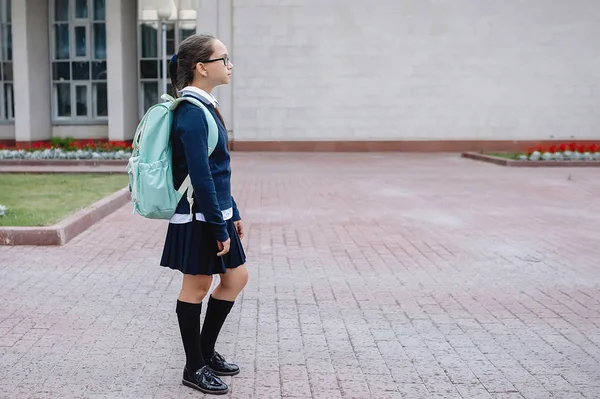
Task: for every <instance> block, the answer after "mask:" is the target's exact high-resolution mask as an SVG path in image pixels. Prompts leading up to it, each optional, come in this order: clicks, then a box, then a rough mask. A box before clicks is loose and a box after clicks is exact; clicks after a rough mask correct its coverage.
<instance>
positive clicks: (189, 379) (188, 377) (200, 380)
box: [181, 366, 229, 395]
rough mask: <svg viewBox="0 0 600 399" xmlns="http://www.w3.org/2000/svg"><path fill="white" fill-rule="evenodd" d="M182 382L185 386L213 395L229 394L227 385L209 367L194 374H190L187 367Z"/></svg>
mask: <svg viewBox="0 0 600 399" xmlns="http://www.w3.org/2000/svg"><path fill="white" fill-rule="evenodd" d="M181 382H182V384H183V385H185V386H188V387H190V388H194V389H197V390H199V391H200V392H204V393H208V394H212V395H225V394H226V393H227V392H229V387H228V386H227V384H225V383H224V382H223V381H221V379H220V378H219V377H217V376H216V375H215V374H214V373H213V372H212V370H211V369H210V368H208V366H204V367H202V368H201V369H200V370H197V371H196V372H194V373H190V372H189V371H188V369H187V367H186V368H184V369H183V380H181Z"/></svg>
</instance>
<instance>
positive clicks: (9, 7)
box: [6, 0, 12, 90]
mask: <svg viewBox="0 0 600 399" xmlns="http://www.w3.org/2000/svg"><path fill="white" fill-rule="evenodd" d="M6 22H12V4H11V1H10V0H6ZM11 90H12V85H11Z"/></svg>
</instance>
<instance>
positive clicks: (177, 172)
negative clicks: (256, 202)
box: [171, 96, 241, 241]
mask: <svg viewBox="0 0 600 399" xmlns="http://www.w3.org/2000/svg"><path fill="white" fill-rule="evenodd" d="M194 97H195V98H197V99H198V100H200V101H202V102H203V103H204V104H205V105H206V108H208V110H209V111H210V113H211V114H212V115H213V117H214V119H215V122H216V123H217V127H218V128H219V141H218V143H217V145H216V147H215V150H214V151H213V153H212V154H211V156H210V158H209V157H208V124H207V122H206V117H205V115H204V112H203V111H202V110H201V109H199V108H198V107H196V106H195V105H194V104H191V103H189V102H182V103H180V104H179V106H178V107H177V109H176V110H175V113H174V115H173V125H172V127H171V146H172V151H173V179H174V182H175V188H176V189H178V188H179V186H181V184H182V183H183V181H184V180H185V177H186V176H187V175H188V173H189V175H190V179H191V181H192V187H193V188H194V205H193V212H194V213H198V212H200V213H202V214H204V217H205V219H206V221H207V222H208V223H209V224H210V225H211V227H212V229H213V231H214V234H215V239H217V240H219V241H226V240H227V239H228V238H229V234H228V233H227V225H226V222H225V221H224V220H223V214H222V212H221V211H224V210H226V209H229V208H233V221H237V220H240V219H241V218H240V213H239V211H238V209H237V204H236V203H235V200H234V199H233V197H232V196H231V167H230V156H229V150H228V149H227V142H228V137H227V130H226V129H225V126H223V124H222V123H221V121H220V119H219V118H218V117H217V113H216V112H215V108H214V107H213V105H212V104H209V103H207V102H206V100H205V99H203V98H202V97H200V96H194ZM176 213H181V214H189V213H190V207H189V204H188V201H187V198H186V197H185V195H184V196H183V198H182V199H181V201H180V202H179V205H178V206H177V210H176Z"/></svg>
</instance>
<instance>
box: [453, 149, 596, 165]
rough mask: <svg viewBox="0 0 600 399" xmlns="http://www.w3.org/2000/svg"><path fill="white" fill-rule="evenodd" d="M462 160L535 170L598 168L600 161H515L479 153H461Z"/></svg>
mask: <svg viewBox="0 0 600 399" xmlns="http://www.w3.org/2000/svg"><path fill="white" fill-rule="evenodd" d="M461 156H462V157H463V158H468V159H473V160H476V161H483V162H487V163H492V164H495V165H501V166H511V167H524V168H537V167H555V168H556V167H570V168H573V167H575V168H579V167H594V166H596V167H599V166H600V161H520V160H515V159H507V158H502V157H496V156H493V155H486V154H481V153H479V152H463V153H462V154H461Z"/></svg>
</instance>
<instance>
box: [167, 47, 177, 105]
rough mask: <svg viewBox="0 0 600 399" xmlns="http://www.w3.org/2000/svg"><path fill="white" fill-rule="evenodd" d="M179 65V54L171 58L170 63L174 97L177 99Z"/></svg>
mask: <svg viewBox="0 0 600 399" xmlns="http://www.w3.org/2000/svg"><path fill="white" fill-rule="evenodd" d="M177 64H178V62H177V54H173V57H171V61H170V62H169V75H171V88H172V90H173V97H177Z"/></svg>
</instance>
